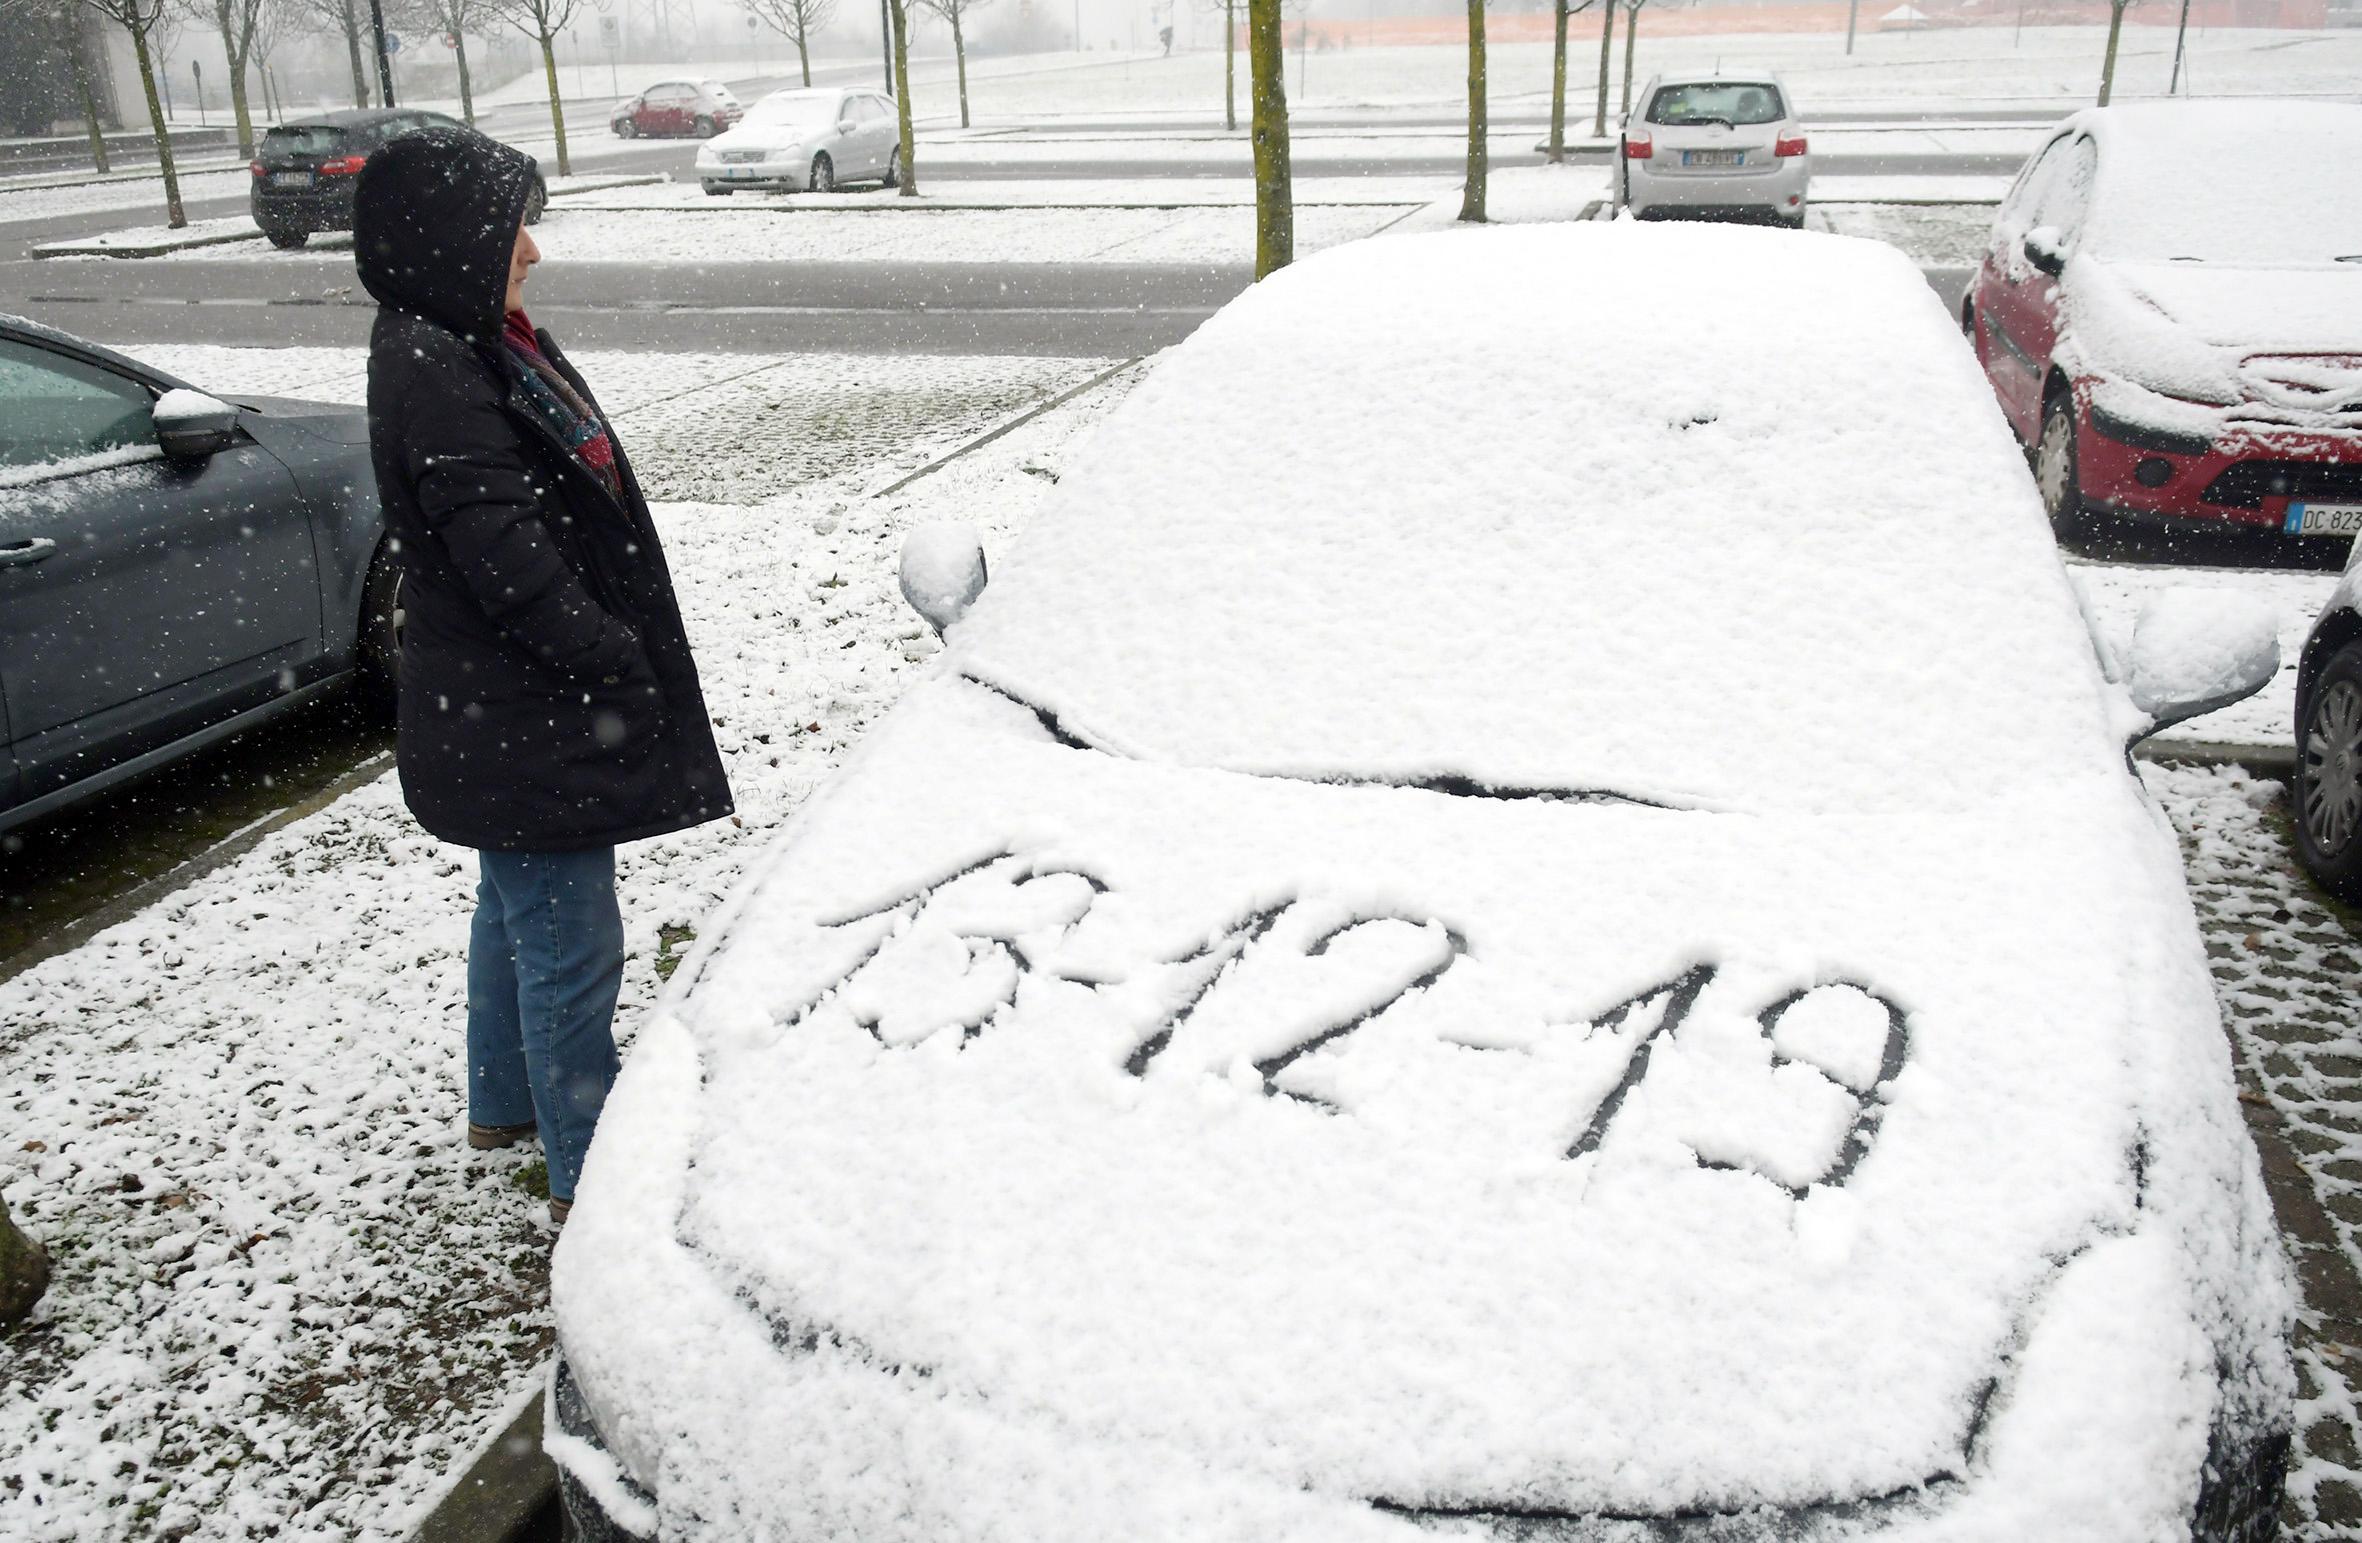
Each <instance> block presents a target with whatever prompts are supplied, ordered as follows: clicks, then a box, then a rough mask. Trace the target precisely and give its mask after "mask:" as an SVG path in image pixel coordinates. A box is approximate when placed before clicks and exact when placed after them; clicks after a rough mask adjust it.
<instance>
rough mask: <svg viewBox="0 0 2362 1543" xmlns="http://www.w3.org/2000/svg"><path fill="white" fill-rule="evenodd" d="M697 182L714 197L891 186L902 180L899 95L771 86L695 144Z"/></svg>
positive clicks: (829, 88)
mask: <svg viewBox="0 0 2362 1543" xmlns="http://www.w3.org/2000/svg"><path fill="white" fill-rule="evenodd" d="M697 180H698V181H699V182H701V183H702V184H704V187H705V190H706V192H708V193H711V194H714V195H715V196H717V197H718V196H721V195H724V194H728V193H734V192H736V191H738V190H739V189H740V188H769V189H782V190H788V191H793V190H796V189H809V190H810V191H812V192H815V193H827V192H833V191H834V190H835V189H836V188H837V187H838V186H839V185H841V184H843V183H847V182H866V181H871V180H876V181H878V182H879V183H881V184H882V185H883V186H886V187H894V186H896V185H897V184H899V183H900V182H901V181H902V139H901V124H900V120H899V119H898V118H897V117H896V115H895V112H894V100H893V98H891V97H888V96H882V95H880V94H879V93H877V92H875V91H847V90H841V89H839V88H836V87H833V86H828V87H820V86H815V87H811V88H807V89H804V90H798V91H774V92H772V93H771V94H770V95H769V96H767V97H764V98H763V99H762V100H761V101H759V102H757V103H755V105H754V106H753V107H752V108H750V109H748V111H747V114H746V117H745V118H744V119H742V120H741V121H740V122H739V123H738V125H737V126H736V127H735V128H732V129H729V130H727V131H725V132H724V133H722V134H719V135H717V136H716V137H714V138H712V139H709V140H707V141H706V142H705V143H704V144H702V145H700V146H698V147H697Z"/></svg>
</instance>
